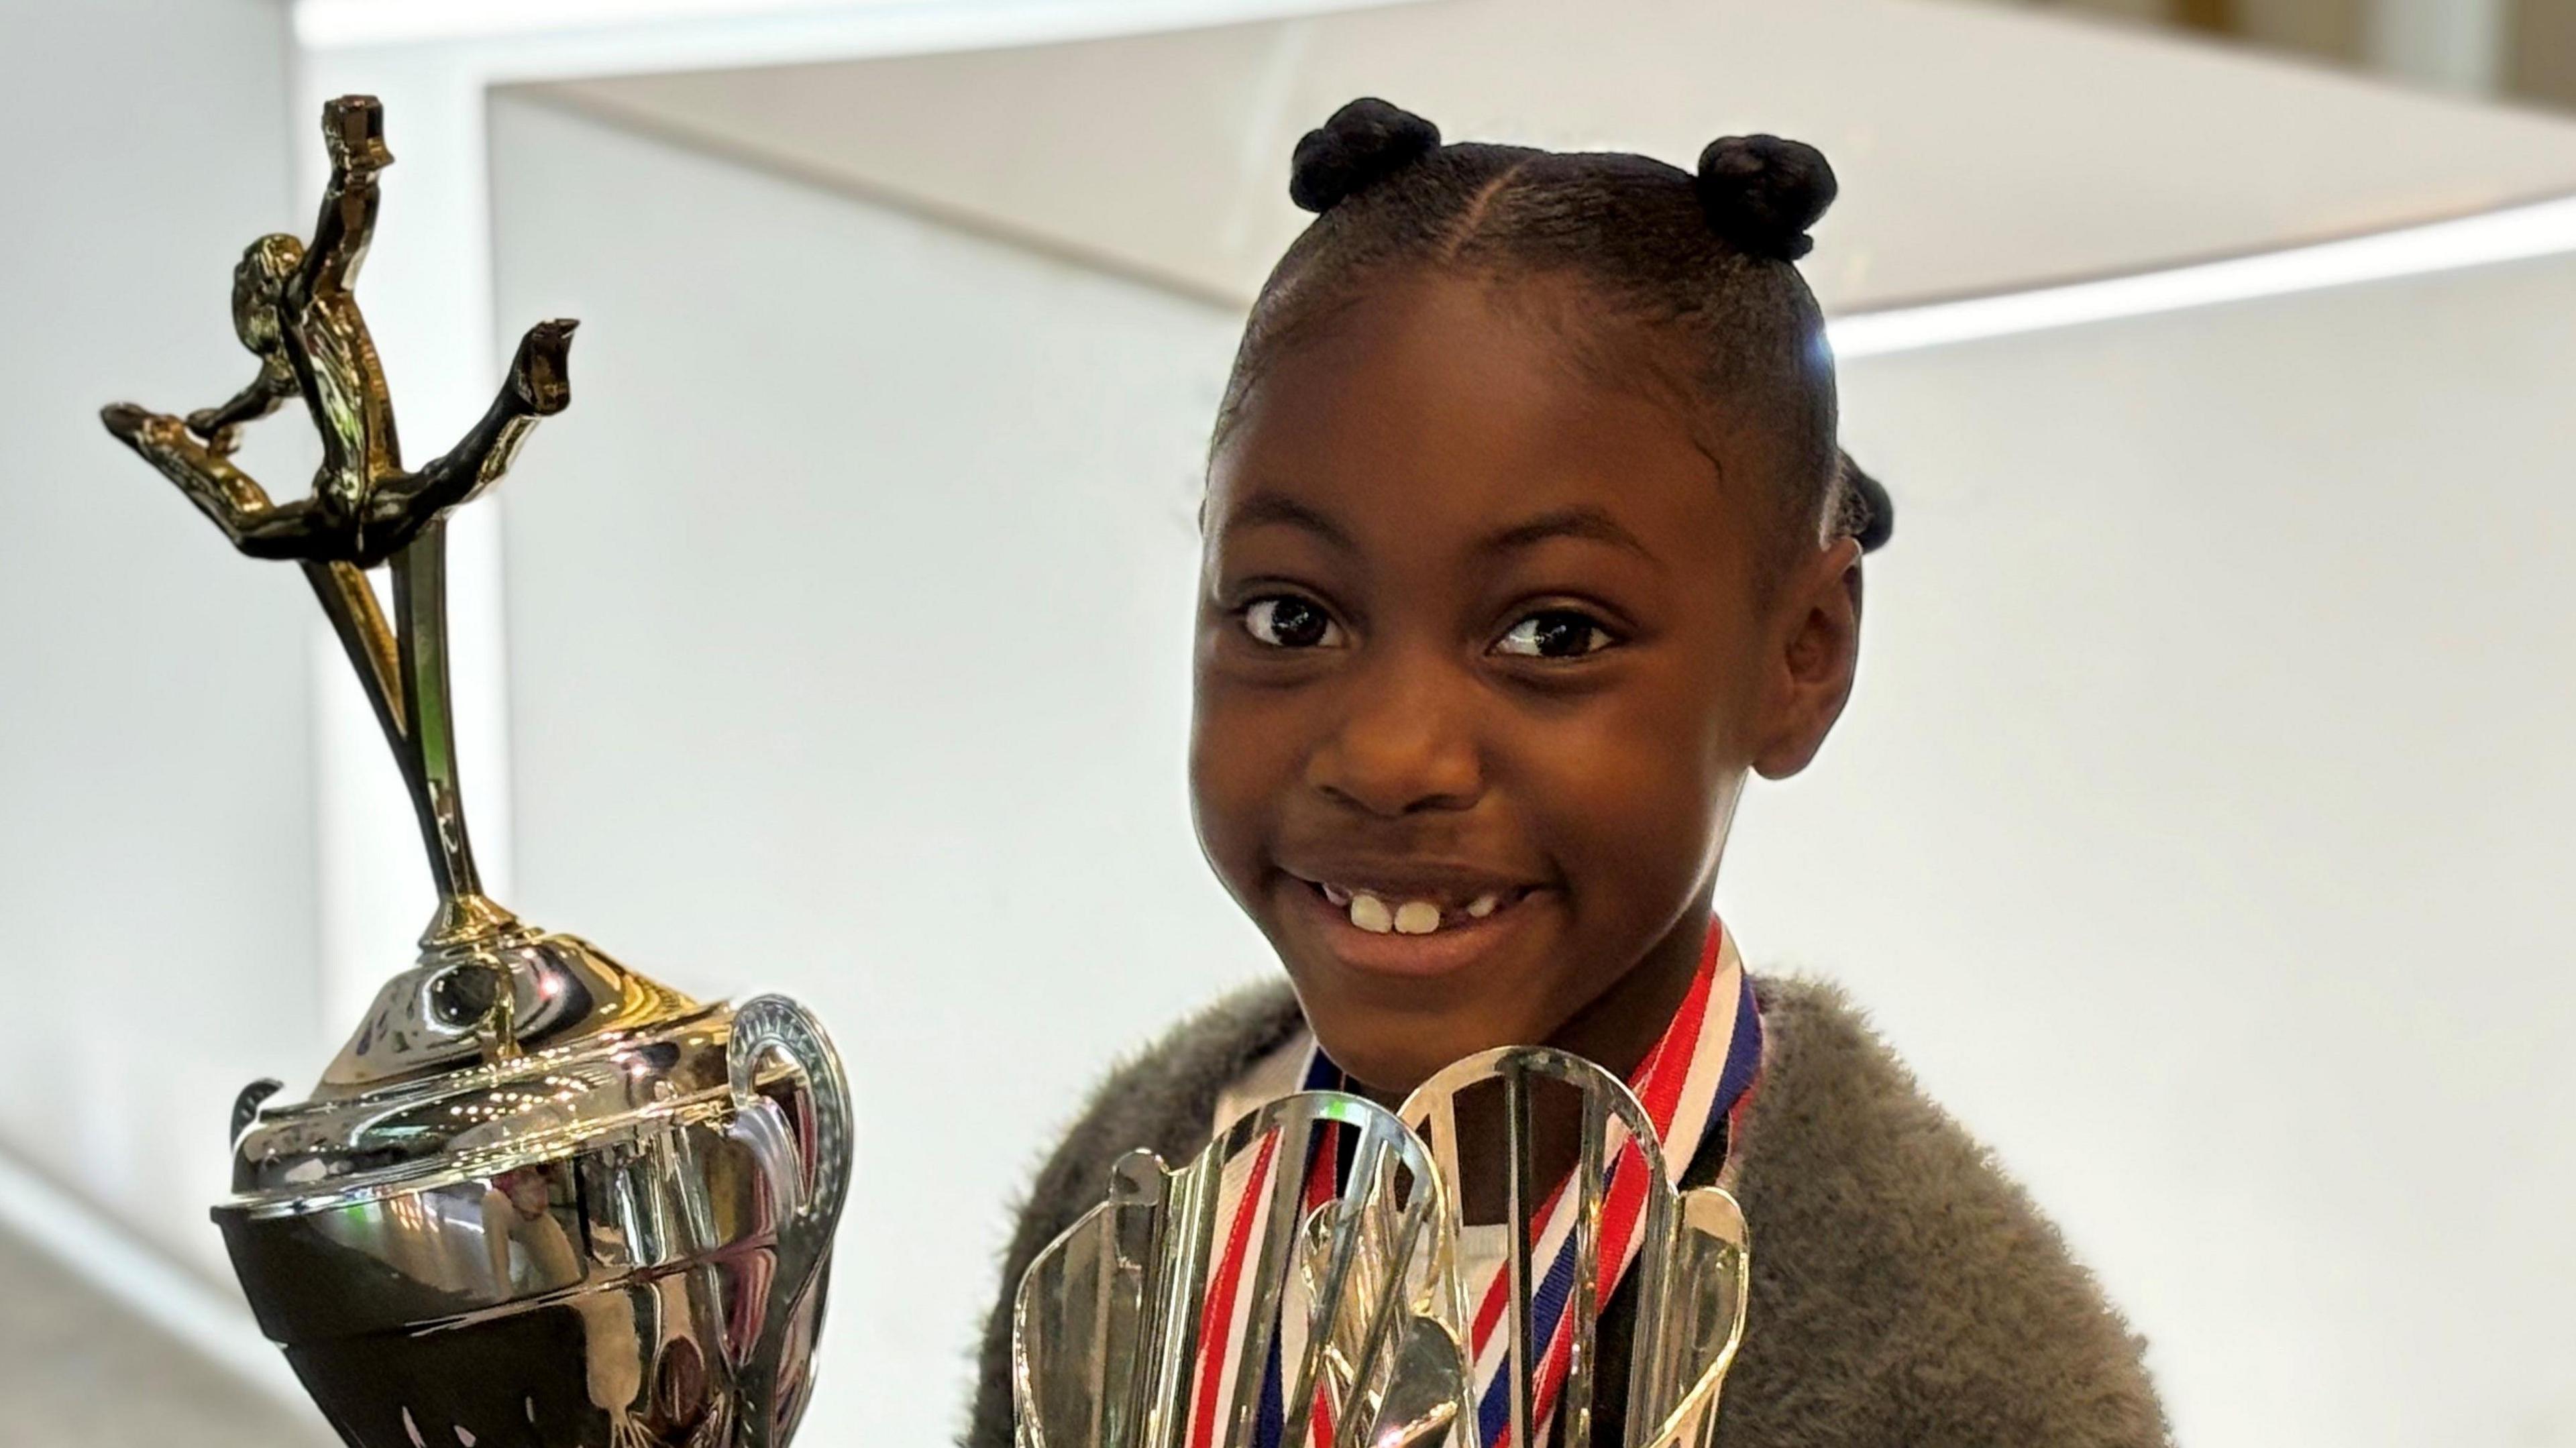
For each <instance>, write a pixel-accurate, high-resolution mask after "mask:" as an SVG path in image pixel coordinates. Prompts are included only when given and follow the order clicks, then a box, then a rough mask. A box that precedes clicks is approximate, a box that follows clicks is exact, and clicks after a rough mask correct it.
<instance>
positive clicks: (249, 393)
mask: <svg viewBox="0 0 2576 1448" xmlns="http://www.w3.org/2000/svg"><path fill="white" fill-rule="evenodd" d="M294 395H295V369H294V368H293V367H292V366H290V365H288V363H287V360H286V358H285V357H284V356H283V355H277V356H268V357H263V358H261V359H260V363H259V375H258V376H257V377H254V378H252V379H251V380H250V385H249V386H247V387H244V388H243V389H242V390H241V391H239V392H236V393H234V394H233V395H232V397H231V398H230V399H228V400H227V401H225V402H224V403H223V405H221V406H219V407H207V408H200V409H199V410H197V411H195V412H192V413H189V414H188V431H190V432H193V433H195V434H196V435H197V436H199V437H201V438H203V439H205V442H206V451H207V452H209V453H211V454H213V455H214V456H216V457H230V456H232V454H233V450H234V449H235V448H237V447H239V446H241V425H242V424H243V423H246V422H257V421H258V420H259V419H261V418H263V417H266V416H268V415H269V414H270V413H272V412H275V411H277V409H278V407H279V405H280V404H282V403H284V402H285V401H286V399H288V398H290V397H293V396H294Z"/></svg>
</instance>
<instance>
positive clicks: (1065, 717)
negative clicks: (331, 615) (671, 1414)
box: [492, 100, 1264, 1443]
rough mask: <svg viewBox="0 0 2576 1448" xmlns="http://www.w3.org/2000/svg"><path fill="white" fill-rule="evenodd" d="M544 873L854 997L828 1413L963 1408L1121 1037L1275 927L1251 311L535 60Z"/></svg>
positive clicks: (758, 984)
mask: <svg viewBox="0 0 2576 1448" xmlns="http://www.w3.org/2000/svg"><path fill="white" fill-rule="evenodd" d="M492 136H493V147H494V171H493V175H494V206H493V211H494V218H495V222H496V234H497V236H498V238H499V251H498V257H497V263H498V265H497V273H496V275H497V280H498V289H497V291H498V297H499V303H498V306H499V312H500V317H501V323H502V330H503V331H505V332H507V331H509V330H511V329H514V328H516V327H518V326H520V325H522V324H523V323H524V322H525V321H526V320H529V319H533V318H536V317H540V316H547V315H570V316H578V317H580V318H582V319H583V323H582V331H581V336H580V338H579V340H578V342H577V343H576V344H575V348H574V355H573V363H572V376H573V399H574V400H573V406H572V409H571V411H570V412H569V413H567V414H566V415H565V416H563V417H561V418H558V419H556V420H555V421H553V422H550V423H548V424H547V427H546V430H545V431H544V432H542V433H541V434H540V435H539V436H538V438H537V439H536V441H535V442H534V443H532V444H531V445H530V447H529V449H528V451H527V453H526V454H525V455H524V456H523V457H522V459H521V461H520V464H519V468H518V471H517V472H516V473H514V474H513V475H512V477H511V478H510V479H509V481H508V482H507V483H506V484H504V487H505V489H506V490H507V493H508V499H507V501H508V509H509V511H508V515H507V517H508V580H509V584H508V592H507V598H508V625H509V638H510V665H511V667H510V674H511V678H510V697H511V705H512V714H513V735H514V741H515V742H514V746H513V754H514V759H515V764H516V780H515V785H514V787H515V793H516V798H517V800H518V809H519V826H520V828H519V886H518V890H517V895H516V898H515V899H514V900H513V901H512V902H511V903H512V904H513V905H514V906H515V907H516V908H518V909H519V910H520V911H521V913H523V914H525V915H528V916H529V917H531V918H533V919H536V920H539V921H541V922H543V923H545V924H547V925H550V926H553V927H555V928H558V929H568V930H576V931H579V932H582V933H584V934H586V935H588V936H590V937H591V938H593V939H595V940H597V941H598V942H599V943H600V944H601V945H602V946H603V947H605V948H606V949H608V950H609V951H611V952H612V953H615V954H618V955H620V956H622V957H623V958H625V959H627V960H629V961H630V962H632V963H634V964H636V965H638V966H641V967H643V968H644V969H646V970H649V971H652V972H654V973H657V974H660V975H662V976H663V977H664V978H665V979H668V980H670V981H671V982H672V983H674V984H676V985H679V986H681V987H682V988H684V989H688V990H692V991H697V992H702V993H706V994H711V995H713V994H728V993H737V992H745V991H749V990H752V989H755V988H762V987H772V988H782V989H787V990H790V991H793V992H795V993H797V994H798V995H800V996H802V997H803V998H804V999H806V1000H807V1001H809V1002H810V1003H811V1004H813V1006H814V1007H815V1008H816V1009H817V1010H818V1011H819V1012H821V1013H822V1015H823V1017H824V1019H825V1020H826V1021H827V1022H828V1023H829V1024H830V1025H831V1027H832V1030H833V1032H834V1035H835V1037H836V1039H837V1040H838V1042H839V1044H840V1046H841V1049H842V1050H843V1052H844V1053H845V1054H846V1055H847V1057H848V1058H849V1063H850V1066H851V1076H852V1080H853V1084H854V1085H855V1087H856V1089H857V1091H858V1093H859V1128H858V1148H859V1161H860V1163H861V1171H862V1173H863V1183H862V1186H861V1189H860V1192H859V1195H858V1198H857V1200H856V1202H855V1203H854V1205H853V1207H852V1210H851V1213H850V1218H849V1221H848V1224H847V1226H846V1227H845V1228H844V1230H843V1234H842V1238H841V1243H842V1245H841V1253H842V1255H841V1258H840V1263H839V1266H838V1267H837V1269H836V1276H835V1279H834V1284H833V1296H832V1303H833V1320H832V1325H831V1329H830V1331H829V1333H828V1334H827V1336H826V1346H825V1349H824V1352H825V1364H824V1371H825V1374H826V1376H825V1379H824V1383H823V1386H822V1388H821V1390H820V1394H819V1396H818V1399H817V1402H816V1405H815V1408H814V1413H815V1417H814V1419H813V1420H812V1422H811V1424H810V1425H809V1427H808V1428H807V1429H806V1430H805V1433H804V1436H805V1437H806V1438H810V1439H811V1440H813V1441H815V1442H818V1443H841V1442H849V1443H857V1442H873V1443H935V1442H940V1441H944V1440H945V1438H946V1436H947V1434H948V1433H949V1432H950V1431H951V1430H952V1429H953V1427H954V1426H955V1421H956V1418H957V1414H958V1412H959V1410H960V1406H961V1404H962V1403H963V1401H964V1382H965V1376H966V1354H967V1350H968V1347H969V1344H970V1342H971V1340H972V1337H973V1334H974V1332H975V1330H976V1328H977V1325H978V1324H979V1323H980V1320H981V1316H982V1313H983V1311H984V1310H985V1308H986V1307H987V1306H988V1305H989V1303H990V1301H991V1296H992V1293H993V1290H994V1285H995V1280H996V1279H995V1265H994V1258H995V1255H996V1253H997V1252H998V1250H999V1248H1000V1245H1001V1241H1002V1234H1003V1232H1004V1230H1005V1226H1006V1218H1005V1215H1004V1208H1003V1203H1004V1200H1005V1198H1006V1197H1009V1196H1010V1195H1012V1194H1013V1193H1014V1192H1015V1191H1016V1190H1017V1189H1018V1187H1019V1185H1020V1184H1021V1182H1022V1181H1023V1180H1024V1178H1025V1175H1026V1173H1027V1172H1028V1171H1029V1170H1030V1169H1031V1168H1032V1167H1033V1166H1034V1158H1035V1157H1036V1155H1037V1153H1038V1152H1039V1151H1040V1150H1041V1149H1042V1148H1043V1146H1044V1144H1045V1142H1046V1138H1047V1132H1048V1129H1049V1128H1050V1127H1052V1126H1055V1125H1057V1124H1059V1123H1060V1122H1061V1121H1063V1120H1064V1119H1065V1118H1066V1117H1067V1116H1069V1115H1070V1113H1071V1112H1072V1111H1073V1110H1074V1107H1075V1105H1076V1098H1077V1093H1079V1092H1080V1091H1082V1090H1083V1089H1084V1088H1085V1086H1086V1085H1087V1084H1088V1083H1089V1082H1090V1080H1091V1079H1092V1078H1093V1077H1094V1076H1095V1075H1096V1074H1097V1072H1098V1071H1099V1069H1100V1067H1101V1065H1102V1064H1103V1062H1104V1061H1105V1059H1106V1058H1107V1057H1108V1056H1109V1055H1110V1054H1111V1053H1112V1052H1113V1051H1116V1050H1118V1049H1120V1048H1121V1047H1123V1046H1125V1045H1127V1044H1129V1043H1132V1042H1134V1041H1136V1040H1138V1039H1139V1038H1140V1037H1141V1036H1142V1035H1144V1034H1145V1033H1146V1032H1147V1031H1149V1030H1151V1029H1153V1028H1154V1027H1155V1026H1156V1025H1158V1024H1160V1023H1162V1022H1164V1021H1167V1020H1169V1019H1171V1018H1172V1017H1174V1016H1175V1015H1177V1014H1178V1013H1179V1012H1181V1011H1183V1010H1184V1009H1186V1008H1187V1007H1188V1006H1190V1005H1191V1004H1192V1003H1194V1002H1196V1001H1198V1000H1201V999H1203V998H1205V997H1206V996H1208V995H1210V994H1213V993H1214V992H1216V991H1217V990H1219V989H1220V988H1222V987H1223V986H1225V985H1226V984H1228V983H1229V982H1232V981H1235V980H1238V979H1242V978H1245V977H1248V976H1250V975H1252V974H1254V973H1256V972H1257V971H1259V970H1260V969H1261V968H1262V965H1263V960H1264V957H1263V956H1262V954H1261V948H1260V945H1259V940H1258V937H1257V936H1255V935H1254V934H1253V933H1252V932H1251V930H1250V928H1249V927H1248V926H1246V925H1244V924H1242V923H1241V922H1240V920H1239V918H1238V917H1237V916H1236V915H1235V914H1234V912H1233V910H1232V908H1231V906H1229V905H1228V904H1227V903H1226V901H1225V900H1224V898H1223V897H1222V896H1221V895H1220V894H1219V893H1218V892H1217V890H1216V889H1215V887H1214V886H1213V885H1211V884H1209V883H1207V881H1206V880H1205V878H1204V876H1205V872H1204V871H1203V870H1202V869H1201V868H1200V867H1199V865H1198V863H1197V857H1196V847H1195V845H1194V844H1193V843H1192V838H1191V834H1190V828H1189V821H1188V815H1187V805H1186V796H1185V793H1184V789H1183V779H1182V760H1183V742H1184V732H1185V729H1186V725H1187V718H1188V648H1189V621H1188V610H1187V608H1186V607H1185V606H1182V604H1183V601H1184V600H1186V599H1187V597H1188V596H1189V593H1190V587H1191V580H1192V578H1193V576H1194V573H1195V567H1196V543H1195V533H1194V525H1193V510H1194V508H1195V505H1196V500H1197V489H1198V472H1199V459H1200V450H1201V448H1202V447H1203V446H1204V442H1205V427H1206V420H1207V418H1208V417H1209V416H1210V415H1211V414H1212V413H1213V411H1214V408H1215V403H1216V394H1217V388H1218V384H1219V382H1220V381H1221V380H1222V377H1223V372H1224V367H1225V364H1226V362H1227V360H1228V357H1229V356H1230V354H1231V350H1232V345H1233V333H1234V321H1233V319H1232V318H1231V317H1229V316H1226V315H1224V314H1221V313H1218V312H1216V311H1213V310H1209V309H1204V308H1201V307H1199V306H1197V305H1195V304H1193V303H1188V302H1183V301H1178V300H1175V299H1172V298H1170V297H1166V296H1163V295H1160V294H1157V293H1154V292H1151V291H1148V290H1145V289H1143V288H1141V287H1138V286H1135V285H1133V284H1130V283H1126V282H1121V281H1115V280H1111V279H1107V278H1103V277H1100V276H1096V275H1092V274H1088V273H1085V272H1082V271H1079V270H1075V269H1072V268H1069V267H1065V266H1062V265H1059V264H1055V263H1050V262H1045V261H1041V260H1037V259H1034V258H1031V257H1028V256H1026V255H1023V254H1020V253H1017V252H1014V251H1011V250H1008V249H1005V248H1002V247H998V246H994V245H990V244H985V243H978V242H968V241H964V240H962V239H960V238H958V237H956V236H955V235H953V234H951V233H947V232H945V231H943V230H941V229H939V228H937V227H934V226H931V225H929V224H927V223H924V222H920V221H917V220H914V219H911V218H908V217H904V216H900V215H895V214H891V213H887V212H883V211H878V210H873V209H870V208H866V207H863V206H859V205H856V204H853V203H850V202H847V201H844V200H842V199H840V198H838V197H835V196H831V195H828V194H825V193H821V192H815V191H810V190H805V189H802V188H799V187H797V186H795V185H793V184H790V183H787V182H783V181H777V180H773V179H770V178H768V177H765V176H761V175H757V174H753V173H749V172H745V171H743V170H740V169H738V168H734V167H730V166H727V165H724V164H721V163H718V162H714V161H710V160H706V159H702V158H699V157H696V156H692V155H688V154H684V153H679V152H674V151H671V150H668V149H665V148H663V147H660V146H657V145H654V144H652V143H649V142H645V141H641V140H637V139H633V138H630V137H627V136H625V135H623V134H621V133H618V132H614V131H610V130H606V129H603V128H601V127H599V126H597V125H596V124H594V123H591V122H588V121H584V120H579V119H575V118H571V117H568V116H564V115H560V114H557V113H555V112H552V111H547V110H543V109H538V108H535V107H533V106H530V105H528V104H525V103H520V102H513V101H508V100H503V101H500V102H498V103H496V105H495V108H494V114H493V118H492Z"/></svg>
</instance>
